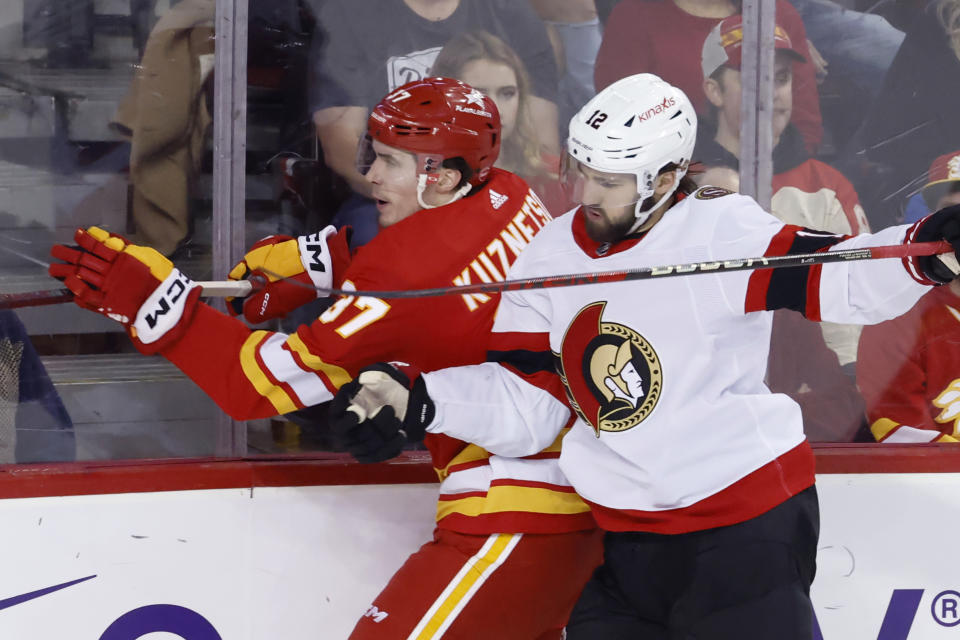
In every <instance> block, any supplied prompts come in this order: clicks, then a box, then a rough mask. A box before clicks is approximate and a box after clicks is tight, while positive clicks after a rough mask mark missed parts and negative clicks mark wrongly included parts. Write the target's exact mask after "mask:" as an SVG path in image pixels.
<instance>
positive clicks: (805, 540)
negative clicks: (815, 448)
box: [567, 487, 820, 640]
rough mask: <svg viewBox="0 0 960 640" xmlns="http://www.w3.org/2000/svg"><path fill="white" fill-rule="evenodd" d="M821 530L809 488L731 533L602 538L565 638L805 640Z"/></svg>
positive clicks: (726, 529)
mask: <svg viewBox="0 0 960 640" xmlns="http://www.w3.org/2000/svg"><path fill="white" fill-rule="evenodd" d="M819 532H820V515H819V507H818V503H817V492H816V488H815V487H810V488H809V489H806V490H804V491H802V492H801V493H799V494H797V495H795V496H793V497H792V498H790V499H789V500H787V501H786V502H784V503H782V504H780V505H779V506H777V507H775V508H773V509H771V510H770V511H768V512H767V513H764V514H762V515H760V516H757V517H756V518H753V519H752V520H747V521H746V522H741V523H739V524H735V525H731V526H728V527H718V528H716V529H708V530H705V531H696V532H692V533H684V534H677V535H662V534H653V533H642V532H628V533H613V532H609V533H607V534H606V537H605V539H604V562H603V565H601V566H600V567H599V568H598V569H597V570H596V572H595V573H594V574H593V577H592V578H591V579H590V581H589V582H588V583H587V585H586V587H584V590H583V593H582V594H581V595H580V599H579V600H578V601H577V604H576V606H575V607H574V609H573V613H572V614H571V616H570V622H569V623H568V625H567V640H601V639H602V640H810V639H811V638H812V637H813V632H812V626H813V610H812V606H811V604H810V583H811V582H813V576H814V573H815V572H816V557H817V538H818V536H819Z"/></svg>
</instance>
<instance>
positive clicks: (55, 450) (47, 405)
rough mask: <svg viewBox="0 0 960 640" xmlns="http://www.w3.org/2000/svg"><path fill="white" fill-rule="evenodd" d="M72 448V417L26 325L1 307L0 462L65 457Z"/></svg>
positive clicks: (70, 455)
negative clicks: (31, 339)
mask: <svg viewBox="0 0 960 640" xmlns="http://www.w3.org/2000/svg"><path fill="white" fill-rule="evenodd" d="M75 449H76V446H75V444H74V431H73V421H72V420H71V419H70V416H69V414H68V413H67V410H66V409H65V408H64V406H63V402H62V401H61V400H60V395H59V394H58V393H57V390H56V389H55V388H54V386H53V383H52V382H51V381H50V376H49V375H47V370H46V368H45V367H44V366H43V363H42V362H41V361H40V357H39V356H38V355H37V351H36V349H34V348H33V343H32V342H31V341H30V336H29V335H27V329H26V327H24V326H23V323H22V322H21V321H20V318H18V317H17V314H15V313H14V312H13V311H10V310H8V309H4V310H0V464H7V463H12V462H69V461H72V460H74V458H75V457H76V452H75Z"/></svg>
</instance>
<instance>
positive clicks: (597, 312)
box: [554, 302, 663, 438]
mask: <svg viewBox="0 0 960 640" xmlns="http://www.w3.org/2000/svg"><path fill="white" fill-rule="evenodd" d="M606 305H607V303H606V302H594V303H592V304H589V305H587V306H586V307H584V308H583V309H581V310H580V311H579V312H578V313H577V315H576V317H575V318H574V319H573V321H572V322H571V323H570V326H568V327H567V331H566V333H565V334H564V336H563V342H562V343H561V345H560V353H559V354H554V358H555V359H556V360H557V363H558V365H557V369H558V371H559V373H560V379H561V380H562V381H563V385H564V387H565V389H566V391H567V397H568V398H569V399H570V404H571V406H572V407H573V408H574V410H575V411H576V412H577V415H579V416H580V418H582V419H583V421H584V422H586V423H587V424H589V425H590V426H592V427H593V429H594V431H595V432H596V434H597V437H598V438H599V437H600V432H601V431H611V432H619V431H626V430H627V429H632V428H633V427H635V426H637V425H638V424H640V423H641V422H643V421H644V420H646V419H647V418H648V417H649V416H650V414H651V413H653V410H654V408H655V407H656V406H657V401H659V400H660V393H661V390H662V388H663V369H662V367H661V366H660V358H659V357H658V356H657V352H656V351H654V349H653V347H652V346H651V345H650V343H648V342H647V341H646V339H644V337H643V336H641V335H640V334H639V333H637V332H636V331H634V330H633V329H631V328H630V327H627V326H624V325H622V324H617V323H614V322H603V321H602V315H603V310H604V308H605V307H606Z"/></svg>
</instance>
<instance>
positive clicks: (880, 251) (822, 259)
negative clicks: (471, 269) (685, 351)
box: [0, 241, 953, 309]
mask: <svg viewBox="0 0 960 640" xmlns="http://www.w3.org/2000/svg"><path fill="white" fill-rule="evenodd" d="M952 252H953V247H951V246H950V243H948V242H946V241H940V242H917V243H912V244H903V245H889V246H882V247H865V248H863V249H845V250H841V251H824V252H820V253H802V254H796V255H791V256H759V257H756V258H737V259H734V260H719V261H714V262H690V263H687V264H675V265H664V266H659V267H643V268H639V269H627V270H621V271H598V272H594V273H576V274H568V275H557V276H545V277H541V278H526V279H520V280H504V281H501V282H478V283H475V284H469V285H462V286H455V287H437V288H433V289H400V290H385V291H351V290H348V289H323V288H318V289H317V291H318V292H319V293H320V294H321V295H346V296H357V297H367V298H388V299H389V298H430V297H438V296H447V295H467V294H497V293H502V292H504V291H521V290H524V289H552V288H557V287H577V286H582V285H587V284H602V283H608V282H627V281H631V280H649V279H652V278H663V277H672V276H686V275H693V274H698V273H720V272H726V271H749V270H755V269H783V268H789V267H809V266H811V265H817V264H829V263H831V262H851V261H857V260H882V259H889V258H907V257H911V256H930V255H934V254H939V253H952ZM197 284H199V285H200V287H201V289H202V291H203V295H204V296H205V297H227V296H238V297H243V296H246V295H249V294H250V293H251V292H252V291H253V290H254V284H252V283H251V282H250V281H249V280H213V281H204V282H198V283H197ZM256 284H257V285H258V286H257V287H256V288H261V287H262V284H261V283H256ZM72 298H73V294H72V293H70V291H69V290H67V289H52V290H48V291H31V292H27V293H4V294H0V309H15V308H18V307H35V306H40V305H48V304H60V303H62V302H68V301H70V300H71V299H72Z"/></svg>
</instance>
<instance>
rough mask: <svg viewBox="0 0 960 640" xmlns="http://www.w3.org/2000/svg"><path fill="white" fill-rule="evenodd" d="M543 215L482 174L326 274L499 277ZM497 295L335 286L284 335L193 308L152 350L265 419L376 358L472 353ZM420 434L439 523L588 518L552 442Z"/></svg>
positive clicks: (501, 526)
mask: <svg viewBox="0 0 960 640" xmlns="http://www.w3.org/2000/svg"><path fill="white" fill-rule="evenodd" d="M550 219H551V216H550V214H549V212H548V211H547V210H546V208H545V207H544V206H543V204H541V202H540V200H539V199H538V198H537V196H536V195H534V193H533V192H532V191H531V190H530V189H529V187H528V186H527V184H526V183H525V182H524V181H523V180H522V179H521V178H519V177H517V176H515V175H513V174H510V173H508V172H505V171H499V170H494V172H493V174H492V177H491V179H490V180H489V181H488V182H487V183H486V185H485V186H484V187H483V188H482V189H481V190H480V191H478V192H477V193H475V194H473V195H471V196H469V197H467V198H464V199H462V200H459V201H456V202H453V203H451V204H448V205H445V206H442V207H438V208H435V209H425V210H422V211H419V212H417V213H416V214H414V215H413V216H411V217H409V218H406V219H404V220H402V221H401V222H398V223H397V224H395V225H392V226H390V227H388V228H386V229H384V230H382V231H381V232H380V233H379V234H378V235H377V236H376V237H375V238H374V239H373V240H372V241H371V242H370V243H368V244H367V245H365V246H363V247H362V248H361V249H359V250H358V251H357V253H356V254H355V255H354V258H353V260H352V262H351V263H350V265H349V266H348V267H347V268H346V270H345V272H344V273H343V274H335V280H336V282H337V283H338V284H340V285H341V287H342V288H345V289H356V290H359V291H362V290H392V289H420V288H430V287H442V286H450V285H463V284H469V283H471V282H478V281H482V282H491V281H496V280H503V279H504V277H505V274H506V272H507V269H508V268H509V267H510V265H511V264H512V263H513V261H514V260H515V259H516V257H517V256H518V255H519V253H520V251H521V250H522V249H523V248H524V247H525V246H526V245H527V244H528V243H529V242H530V240H532V239H533V236H534V234H535V233H537V231H539V230H540V229H541V228H542V227H543V226H544V225H545V224H546V223H547V222H548V221H549V220H550ZM497 303H498V296H487V295H482V294H474V295H462V296H460V295H457V296H444V297H433V298H411V299H388V300H381V299H378V298H369V297H363V296H359V297H358V296H343V297H341V298H340V299H339V300H337V301H336V302H335V303H334V304H333V305H332V306H331V307H330V308H329V309H327V311H325V312H324V313H323V314H322V315H321V316H320V317H319V318H318V319H317V320H316V321H314V322H313V323H312V324H311V325H309V326H306V325H304V326H301V327H300V328H299V329H298V330H297V332H296V333H294V334H292V335H286V334H282V333H275V332H272V331H251V330H250V329H248V328H247V327H246V325H244V324H243V323H242V322H240V321H238V320H236V319H234V318H230V317H228V316H226V315H224V314H221V313H219V312H217V311H215V310H213V309H212V308H210V307H208V306H206V305H200V308H199V310H198V311H197V313H196V315H195V318H194V319H193V321H192V322H191V325H190V328H189V331H188V332H187V334H186V336H185V337H184V338H182V339H181V340H180V341H178V342H177V343H176V344H174V345H173V346H172V347H171V348H170V349H168V350H166V351H165V352H164V353H163V355H164V356H165V357H167V358H168V359H169V360H170V361H171V362H173V363H174V364H176V365H177V366H178V367H179V368H180V369H181V370H182V371H184V373H186V374H187V375H188V376H190V378H191V379H193V380H194V381H195V382H196V383H197V384H199V385H200V386H201V387H202V388H203V389H204V391H206V392H207V393H208V394H209V395H210V396H211V397H212V398H213V399H214V400H215V401H216V402H217V404H218V405H219V406H220V407H221V408H222V409H223V410H224V411H226V412H227V413H229V414H230V415H232V416H234V417H235V418H238V419H252V418H260V417H267V416H273V415H277V414H282V413H288V412H291V411H295V410H297V409H300V408H302V407H305V406H310V405H315V404H319V403H321V402H325V401H327V400H330V399H331V398H332V397H333V395H334V394H335V393H336V390H337V389H338V388H339V387H340V386H341V385H343V384H344V383H346V382H348V381H349V380H351V379H352V378H353V377H354V376H355V375H356V374H357V371H358V370H359V369H360V368H362V367H364V366H366V365H368V364H373V363H375V362H381V361H392V360H396V361H403V362H408V363H411V364H413V365H414V366H416V367H418V368H419V369H421V370H423V371H432V370H435V369H439V368H443V367H449V366H457V365H464V364H473V363H479V362H482V361H484V359H485V356H486V350H487V338H488V335H489V333H490V329H491V327H492V324H493V315H494V312H495V310H496V308H497ZM211 345H216V349H215V350H214V349H211ZM558 442H559V439H558ZM426 444H427V447H428V448H429V449H430V451H431V454H432V455H433V462H434V466H435V467H436V469H437V472H438V474H439V475H440V479H441V480H442V484H441V488H440V503H439V507H438V512H437V518H438V520H439V524H440V526H442V527H446V528H450V529H453V530H457V531H461V532H465V533H494V532H511V533H539V532H557V531H573V530H578V529H587V528H592V527H593V526H594V525H593V521H592V519H591V517H590V515H589V509H588V507H587V506H586V505H585V504H584V503H583V502H582V501H581V500H580V499H579V497H578V496H577V495H576V494H575V493H574V492H573V489H572V488H571V487H570V485H569V483H567V481H566V479H565V478H564V477H563V474H561V473H560V471H559V468H558V466H557V463H556V459H557V457H558V456H559V444H556V445H555V446H551V447H548V448H547V449H546V450H545V451H543V452H541V453H539V454H537V455H535V456H531V457H530V458H528V459H510V458H502V457H500V456H491V455H490V454H489V453H487V452H486V451H484V450H483V449H480V448H479V447H476V446H473V445H468V444H466V443H464V442H462V441H459V440H454V439H452V438H449V437H447V436H439V435H429V436H428V437H427V440H426Z"/></svg>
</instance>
